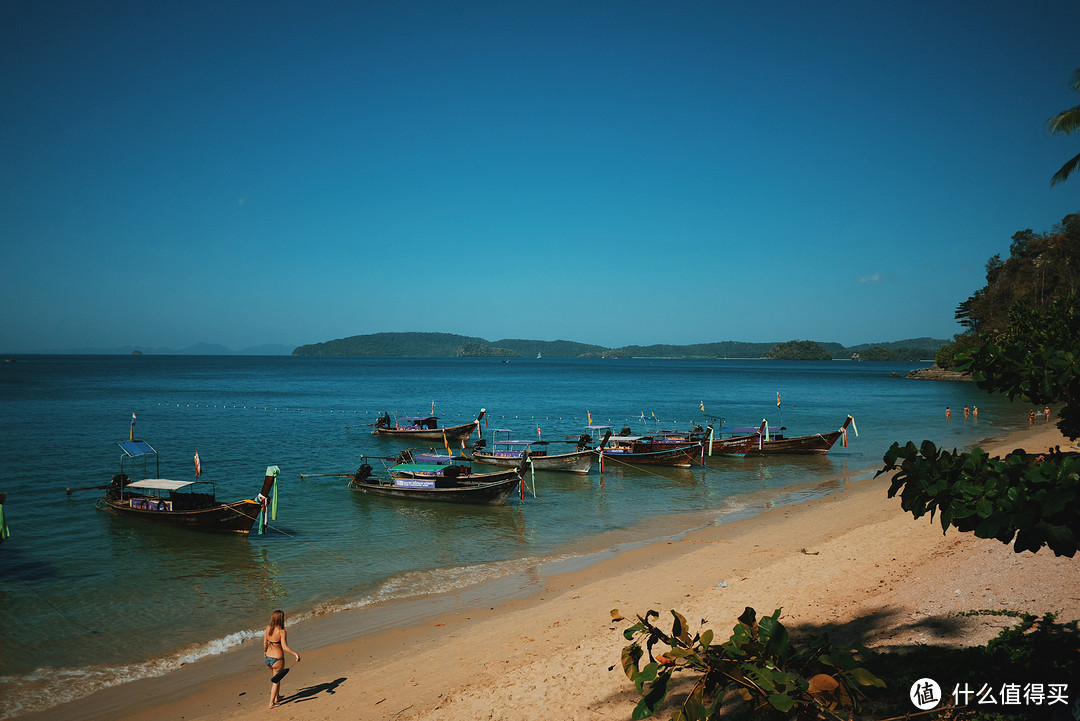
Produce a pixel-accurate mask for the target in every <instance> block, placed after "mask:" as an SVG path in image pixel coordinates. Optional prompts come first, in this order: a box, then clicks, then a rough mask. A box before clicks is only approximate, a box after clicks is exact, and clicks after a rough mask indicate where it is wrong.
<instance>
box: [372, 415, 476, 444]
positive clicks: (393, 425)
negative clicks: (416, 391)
mask: <svg viewBox="0 0 1080 721" xmlns="http://www.w3.org/2000/svg"><path fill="white" fill-rule="evenodd" d="M485 412H486V411H485V410H484V409H483V408H481V409H480V415H478V416H477V417H476V420H475V421H470V422H469V423H462V424H460V425H456V426H446V427H445V428H440V427H439V417H438V416H434V415H432V416H398V418H397V420H396V421H395V420H391V418H390V414H389V413H383V415H382V416H381V417H380V418H379V420H377V421H376V422H375V427H374V429H373V430H372V431H371V432H372V433H373V434H374V435H377V436H386V437H389V438H420V439H423V440H427V441H440V440H445V441H446V442H449V441H463V440H466V439H468V438H469V436H471V435H472V433H473V431H474V430H475V431H476V432H477V433H480V434H482V431H481V429H480V421H482V420H483V418H484V413H485Z"/></svg>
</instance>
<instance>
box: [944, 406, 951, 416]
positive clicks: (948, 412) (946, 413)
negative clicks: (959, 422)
mask: <svg viewBox="0 0 1080 721" xmlns="http://www.w3.org/2000/svg"><path fill="white" fill-rule="evenodd" d="M945 417H946V418H952V411H950V410H949V407H948V406H945Z"/></svg>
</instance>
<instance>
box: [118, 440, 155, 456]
mask: <svg viewBox="0 0 1080 721" xmlns="http://www.w3.org/2000/svg"><path fill="white" fill-rule="evenodd" d="M116 445H118V446H120V448H121V449H122V450H123V451H124V454H125V455H126V456H128V457H129V458H137V457H138V456H145V455H147V454H148V453H153V454H155V455H156V454H157V451H155V450H154V449H153V448H151V447H150V444H149V443H147V442H146V441H122V442H120V443H117V444H116Z"/></svg>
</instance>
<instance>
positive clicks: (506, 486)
mask: <svg viewBox="0 0 1080 721" xmlns="http://www.w3.org/2000/svg"><path fill="white" fill-rule="evenodd" d="M512 474H513V478H509V479H506V480H502V481H495V482H491V483H480V484H471V483H470V484H462V485H459V486H455V487H451V488H403V487H400V486H395V485H393V484H391V483H378V482H376V483H369V482H364V481H356V480H354V481H352V482H350V483H349V488H352V489H354V490H357V491H362V492H364V493H370V494H372V495H375V496H385V497H388V498H403V499H408V500H410V501H417V500H419V501H434V502H438V503H468V504H475V505H488V506H505V505H506V504H507V503H508V502H509V500H510V495H511V494H512V493H513V492H514V491H515V490H516V489H517V488H518V486H519V484H520V483H521V480H520V479H519V478H518V476H517V472H516V471H513V472H512Z"/></svg>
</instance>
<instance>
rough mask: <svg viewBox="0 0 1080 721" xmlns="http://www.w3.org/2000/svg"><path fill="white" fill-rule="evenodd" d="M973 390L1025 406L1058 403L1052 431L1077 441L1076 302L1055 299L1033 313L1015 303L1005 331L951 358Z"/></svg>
mask: <svg viewBox="0 0 1080 721" xmlns="http://www.w3.org/2000/svg"><path fill="white" fill-rule="evenodd" d="M956 361H957V364H958V367H959V369H960V370H962V371H967V372H969V373H971V377H972V379H973V380H974V381H975V383H976V385H978V386H979V388H982V389H983V390H985V391H991V392H994V391H996V392H1000V393H1006V394H1008V396H1009V398H1016V397H1019V398H1022V399H1023V400H1025V401H1028V402H1030V403H1038V404H1043V403H1057V402H1061V401H1064V403H1065V406H1064V407H1063V408H1062V409H1061V410H1060V411H1059V413H1058V417H1059V421H1058V424H1057V425H1058V428H1059V429H1061V432H1062V433H1064V434H1065V435H1066V436H1068V437H1069V438H1071V439H1073V440H1076V439H1077V438H1078V437H1080V366H1078V365H1077V363H1078V361H1080V299H1078V298H1076V297H1075V296H1074V297H1072V298H1070V299H1067V300H1065V299H1059V300H1055V301H1054V302H1052V303H1051V304H1050V305H1049V306H1048V307H1047V308H1045V309H1042V310H1035V309H1032V308H1029V307H1028V306H1027V305H1026V304H1024V303H1017V304H1016V305H1015V306H1014V307H1013V309H1012V311H1011V312H1010V315H1009V326H1008V328H1007V329H1006V330H1004V331H1001V332H998V333H991V334H989V336H988V338H987V340H986V343H985V344H984V345H983V346H981V347H979V348H974V349H972V350H970V351H968V352H966V353H961V354H960V355H958V356H957V358H956Z"/></svg>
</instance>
